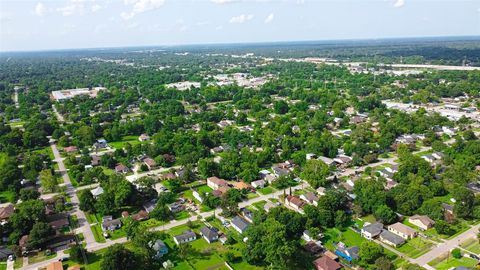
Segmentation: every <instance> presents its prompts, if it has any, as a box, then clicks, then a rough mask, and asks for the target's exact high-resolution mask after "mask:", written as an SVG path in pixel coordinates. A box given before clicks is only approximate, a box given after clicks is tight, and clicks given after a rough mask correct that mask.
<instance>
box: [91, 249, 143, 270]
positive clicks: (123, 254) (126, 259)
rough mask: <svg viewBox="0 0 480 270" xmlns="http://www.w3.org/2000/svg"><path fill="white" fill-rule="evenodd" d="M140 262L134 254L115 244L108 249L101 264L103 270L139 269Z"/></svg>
mask: <svg viewBox="0 0 480 270" xmlns="http://www.w3.org/2000/svg"><path fill="white" fill-rule="evenodd" d="M138 263H139V260H138V258H137V257H136V256H135V254H134V253H133V252H131V251H130V250H128V249H126V248H125V247H124V246H123V245H121V244H115V245H113V246H111V247H110V248H108V249H107V251H106V252H105V254H104V255H103V260H102V261H101V263H100V268H101V269H102V270H131V269H137V268H138V265H139V264H138Z"/></svg>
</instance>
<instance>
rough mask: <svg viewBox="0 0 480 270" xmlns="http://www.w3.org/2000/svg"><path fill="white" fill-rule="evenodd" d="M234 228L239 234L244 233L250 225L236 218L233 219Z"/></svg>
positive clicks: (238, 217)
mask: <svg viewBox="0 0 480 270" xmlns="http://www.w3.org/2000/svg"><path fill="white" fill-rule="evenodd" d="M231 223H232V227H233V228H234V229H235V230H236V231H237V232H239V233H244V232H245V231H246V230H247V228H248V226H249V225H250V224H249V223H248V222H247V221H245V220H244V219H243V218H241V217H240V216H235V217H234V218H232V222H231Z"/></svg>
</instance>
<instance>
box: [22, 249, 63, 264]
mask: <svg viewBox="0 0 480 270" xmlns="http://www.w3.org/2000/svg"><path fill="white" fill-rule="evenodd" d="M56 256H57V254H56V253H55V252H53V253H52V254H50V255H48V256H47V255H45V252H44V251H40V252H38V253H37V254H35V256H31V257H28V264H34V263H38V262H42V261H45V260H48V259H51V258H55V257H56Z"/></svg>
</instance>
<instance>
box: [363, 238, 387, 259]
mask: <svg viewBox="0 0 480 270" xmlns="http://www.w3.org/2000/svg"><path fill="white" fill-rule="evenodd" d="M382 255H383V247H382V246H380V245H378V244H375V243H374V242H370V241H366V242H363V243H362V244H361V245H360V251H359V253H358V256H359V257H360V258H361V259H362V261H364V262H366V263H368V264H372V263H374V262H375V261H376V260H377V259H378V258H380V257H381V256H382Z"/></svg>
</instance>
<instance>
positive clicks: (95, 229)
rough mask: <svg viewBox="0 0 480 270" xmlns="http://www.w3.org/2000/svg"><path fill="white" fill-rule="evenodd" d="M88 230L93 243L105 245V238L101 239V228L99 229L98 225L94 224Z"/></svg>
mask: <svg viewBox="0 0 480 270" xmlns="http://www.w3.org/2000/svg"><path fill="white" fill-rule="evenodd" d="M90 229H91V230H92V233H93V237H95V241H96V242H98V243H105V242H106V241H105V237H103V231H102V228H101V227H100V224H96V225H93V226H90Z"/></svg>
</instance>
